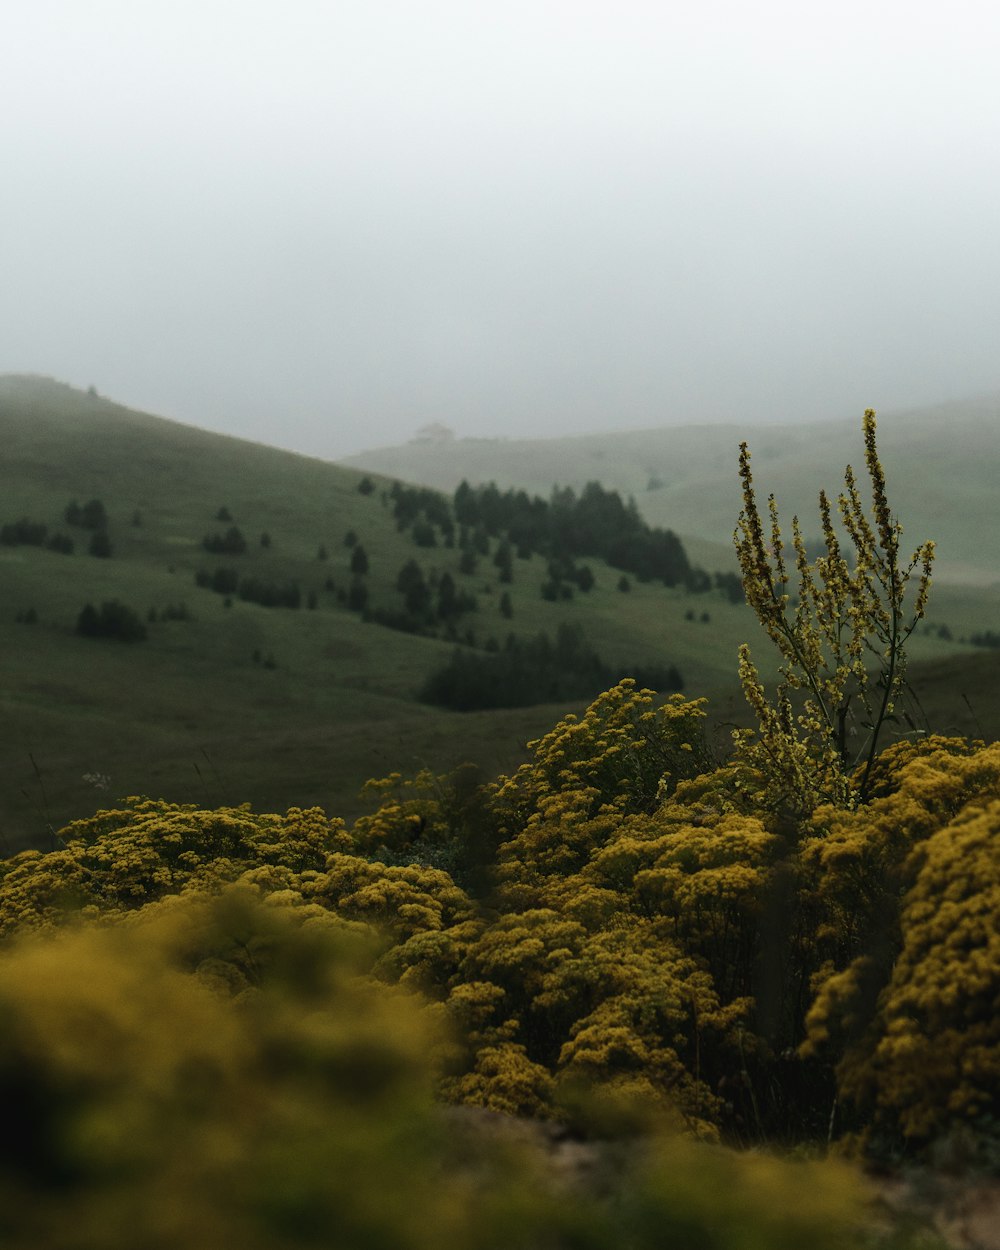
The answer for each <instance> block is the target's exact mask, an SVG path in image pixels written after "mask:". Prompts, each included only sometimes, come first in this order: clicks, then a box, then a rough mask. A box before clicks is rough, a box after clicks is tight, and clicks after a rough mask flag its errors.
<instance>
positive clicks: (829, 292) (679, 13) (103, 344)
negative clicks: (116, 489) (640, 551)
mask: <svg viewBox="0 0 1000 1250" xmlns="http://www.w3.org/2000/svg"><path fill="white" fill-rule="evenodd" d="M0 47H2V48H3V72H2V74H0V372H34V373H42V374H47V375H51V376H54V377H56V378H58V379H60V380H62V381H67V382H72V383H74V384H76V385H80V386H87V385H90V384H93V385H95V386H96V387H97V388H98V390H99V391H100V392H101V393H102V394H104V395H107V396H109V397H111V398H113V399H117V400H119V401H121V402H123V403H127V404H129V405H131V406H133V407H140V408H145V409H147V410H149V411H153V412H157V413H160V414H161V415H164V416H170V417H175V418H177V419H179V420H183V421H188V422H191V423H194V424H197V425H203V426H206V427H209V428H212V429H222V430H226V431H229V432H232V433H235V434H239V435H241V436H244V437H249V438H254V439H258V440H260V441H264V442H272V443H276V444H278V445H281V446H286V447H292V448H295V449H297V450H301V451H307V452H310V453H312V454H317V455H324V456H331V457H335V456H338V455H345V454H348V453H350V452H353V451H358V450H361V449H363V448H368V447H373V446H378V445H382V444H386V443H392V442H398V441H401V440H404V439H406V438H408V437H410V436H411V435H412V434H413V433H414V432H415V430H416V429H417V428H418V427H419V426H421V425H423V424H424V423H427V422H430V421H443V422H445V423H447V424H449V425H451V426H452V427H453V428H454V429H455V430H456V432H457V433H458V434H460V435H485V436H494V435H504V434H507V435H511V436H519V435H538V434H562V433H577V432H586V431H598V430H609V429H615V428H638V427H645V426H654V425H663V424H671V423H677V422H685V423H686V422H691V421H715V420H741V419H744V418H745V419H747V420H753V421H758V420H761V419H768V420H790V419H817V418H826V417H857V416H858V415H859V414H860V412H861V410H862V409H863V408H864V407H865V406H868V405H871V406H874V407H877V408H879V409H880V410H882V411H885V410H888V409H892V408H894V407H900V406H906V405H910V404H919V403H922V402H925V401H926V402H932V401H936V400H939V399H948V398H958V397H962V396H965V395H971V394H977V393H981V392H984V391H990V390H993V389H1000V351H998V345H1000V316H998V307H1000V159H998V152H1000V133H998V132H1000V75H998V70H997V64H998V58H1000V9H998V8H997V6H994V5H987V4H986V3H967V2H966V0H953V2H952V3H950V4H947V5H945V4H941V3H935V4H929V3H921V0H915V2H914V0H909V2H908V3H896V2H895V0H893V2H887V3H880V2H879V0H867V2H866V3H856V2H855V0H838V2H837V3H822V4H820V3H809V2H808V0H807V2H806V3H803V0H792V2H789V3H776V2H771V0H757V2H756V3H754V4H747V3H746V0H719V2H717V3H713V2H712V0H698V2H697V3H695V2H694V0H683V3H681V2H676V0H675V2H673V3H671V2H670V0H660V2H658V3H653V2H652V0H650V2H648V3H639V2H638V0H614V2H612V0H607V2H604V3H597V2H591V0H530V2H524V3H522V2H521V0H505V2H504V3H502V4H499V3H495V2H493V0H491V2H489V3H487V2H486V0H281V2H280V3H278V2H277V0H232V2H229V0H5V3H4V4H3V6H2V9H0Z"/></svg>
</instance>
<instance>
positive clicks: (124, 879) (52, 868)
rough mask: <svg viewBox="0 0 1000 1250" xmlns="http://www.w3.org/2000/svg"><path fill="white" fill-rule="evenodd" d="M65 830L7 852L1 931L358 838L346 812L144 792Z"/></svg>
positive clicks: (319, 858)
mask: <svg viewBox="0 0 1000 1250" xmlns="http://www.w3.org/2000/svg"><path fill="white" fill-rule="evenodd" d="M60 837H61V839H62V842H63V849H60V850H57V851H54V852H52V853H50V854H48V855H40V854H39V853H38V852H34V851H28V852H23V853H22V854H20V855H15V856H14V857H13V858H12V859H9V860H6V861H2V862H0V935H3V934H5V933H10V932H13V931H15V930H18V929H22V928H25V927H45V926H46V925H49V924H51V923H53V922H55V921H57V920H59V919H60V918H61V917H62V916H64V915H65V914H66V912H67V911H68V910H69V911H71V910H80V909H84V910H85V909H87V908H98V909H100V910H108V909H115V908H133V907H139V906H142V905H143V904H144V903H147V902H150V901H151V900H153V899H156V898H162V897H163V896H165V895H167V894H171V893H175V892H177V891H178V890H181V889H184V888H185V887H187V886H188V885H189V884H190V883H192V882H197V881H205V882H208V881H210V880H213V879H214V880H232V879H233V878H234V877H235V876H238V875H239V873H240V872H241V871H242V870H243V869H245V868H249V867H252V866H259V865H265V864H271V865H274V866H282V867H284V868H286V869H292V870H298V869H304V868H319V867H322V866H323V864H324V863H325V860H326V856H327V854H328V852H329V851H331V850H333V849H334V848H336V847H343V846H347V845H349V844H350V839H349V837H348V834H347V831H346V828H345V826H344V822H343V821H342V820H338V819H330V818H328V817H327V816H326V815H325V814H324V813H323V812H321V811H320V810H319V809H318V808H313V809H310V810H308V811H302V810H301V809H299V808H291V809H289V811H288V812H287V813H286V814H285V815H283V816H280V815H275V814H261V813H254V812H251V811H250V809H249V807H235V808H218V809H215V810H204V809H201V808H198V807H197V806H195V805H191V804H178V803H166V802H163V801H159V800H152V799H139V798H135V799H131V800H126V804H125V805H124V806H122V807H121V808H119V809H115V810H105V811H99V812H97V813H96V815H94V816H92V817H90V818H88V819H86V820H78V821H74V822H73V823H72V824H70V825H68V826H67V827H66V828H65V829H63V830H62V831H61V834H60Z"/></svg>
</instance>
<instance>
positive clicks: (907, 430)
mask: <svg viewBox="0 0 1000 1250" xmlns="http://www.w3.org/2000/svg"><path fill="white" fill-rule="evenodd" d="M998 428H1000V399H998V398H997V397H996V396H991V397H988V398H984V399H981V400H974V401H968V402H966V403H962V404H948V405H941V406H937V407H928V408H922V409H916V410H912V411H907V412H888V413H884V414H881V415H880V418H879V448H880V451H881V454H882V459H883V464H884V466H885V469H886V474H887V477H888V481H889V490H890V497H891V499H892V501H893V504H894V506H895V507H896V508H897V509H898V511H899V514H900V515H901V516H902V517H903V518H904V523H907V525H908V529H907V532H908V533H912V535H913V538H914V540H915V541H917V540H920V539H922V538H924V537H925V536H927V537H930V536H933V537H934V538H935V540H936V541H937V543H938V557H939V564H938V570H937V577H938V580H939V581H949V582H958V583H970V584H988V583H990V582H993V581H997V580H998V579H1000V544H998V543H993V542H990V543H983V542H982V541H981V535H982V534H983V533H989V534H995V533H998V532H1000V493H998V492H997V490H996V487H995V483H996V481H997V480H998V477H1000V435H998V432H997V431H998ZM860 429H861V413H860V412H859V413H857V415H856V417H854V418H852V419H850V420H845V421H837V422H824V423H820V424H809V425H772V426H760V427H758V428H756V429H754V428H752V427H747V426H744V425H740V426H736V425H706V426H680V427H676V428H664V429H654V430H634V431H627V432H624V433H613V434H603V435H597V434H595V435H585V436H580V437H576V438H557V439H537V440H530V441H528V440H516V439H511V440H501V439H492V440H491V439H464V438H463V439H452V440H446V441H442V442H426V441H425V442H413V443H407V444H405V445H403V446H400V447H387V448H380V449H377V450H372V451H367V452H364V453H362V454H360V455H357V456H352V457H349V458H348V459H347V460H345V461H344V462H343V463H344V464H349V465H352V466H354V467H357V468H363V469H368V470H371V471H375V472H379V473H385V474H390V475H393V476H397V477H401V478H404V479H406V480H407V481H413V482H421V483H424V484H426V485H428V486H435V487H438V488H439V489H443V490H453V489H454V488H455V487H456V486H457V485H458V483H459V482H460V481H461V480H462V479H463V478H466V479H468V480H469V481H470V482H473V483H477V482H486V481H491V480H492V481H496V482H497V484H498V485H499V486H501V487H508V486H514V487H521V488H524V489H526V490H529V491H532V492H535V493H538V494H541V495H547V494H548V492H549V490H550V489H551V486H552V483H554V482H558V483H559V484H561V485H563V486H573V487H574V488H576V489H579V488H580V487H581V486H583V485H584V483H586V482H587V481H590V480H593V479H596V480H599V481H601V482H602V483H603V484H604V486H606V487H609V488H614V489H617V490H619V491H621V492H622V493H623V494H625V495H634V496H635V499H636V502H637V503H638V505H639V507H640V509H641V511H642V513H643V516H644V517H645V518H646V520H647V521H648V522H649V523H650V524H651V525H661V526H665V527H668V528H670V529H673V530H674V531H676V532H677V533H678V534H680V535H681V537H682V538H684V539H685V540H687V539H688V538H689V537H696V538H698V539H702V540H709V541H711V542H713V543H719V544H722V545H723V547H724V548H725V549H726V550H728V548H729V547H730V546H731V538H732V531H733V525H734V521H735V518H736V516H737V515H738V513H739V510H740V496H739V483H738V480H737V477H736V466H737V456H738V451H739V444H740V443H741V442H742V441H743V440H746V441H747V442H748V443H749V445H750V450H751V452H752V454H753V460H754V470H755V474H756V476H757V482H758V486H759V488H760V490H761V491H762V492H763V494H764V496H765V497H766V495H767V493H768V492H770V491H774V493H775V495H776V496H777V498H778V501H779V503H780V505H781V507H782V510H783V511H784V512H785V514H786V515H787V516H788V517H790V516H791V514H792V513H793V512H798V513H799V515H800V516H801V517H802V518H803V521H804V524H805V529H806V533H807V534H808V533H810V528H809V525H810V522H811V521H812V518H813V517H814V516H815V513H816V497H817V494H818V492H819V490H820V488H821V487H825V488H826V489H827V491H828V492H833V493H836V492H837V490H838V489H839V488H840V486H841V484H842V481H843V466H844V465H845V464H847V463H852V464H854V466H855V467H856V468H859V469H860V467H861V462H862V452H861V446H860ZM815 528H816V530H817V532H818V527H815ZM699 558H704V557H703V556H699ZM719 558H720V559H721V558H723V557H722V555H721V554H720V555H719Z"/></svg>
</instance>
